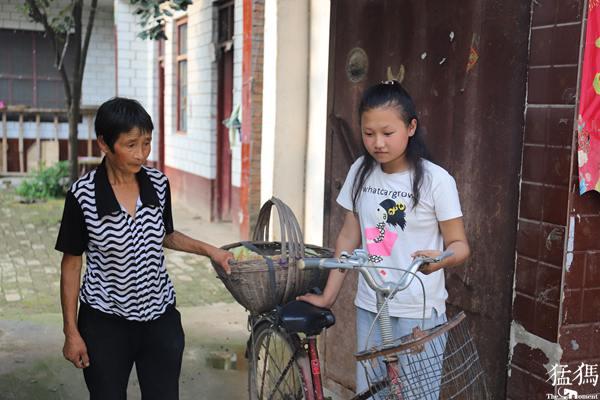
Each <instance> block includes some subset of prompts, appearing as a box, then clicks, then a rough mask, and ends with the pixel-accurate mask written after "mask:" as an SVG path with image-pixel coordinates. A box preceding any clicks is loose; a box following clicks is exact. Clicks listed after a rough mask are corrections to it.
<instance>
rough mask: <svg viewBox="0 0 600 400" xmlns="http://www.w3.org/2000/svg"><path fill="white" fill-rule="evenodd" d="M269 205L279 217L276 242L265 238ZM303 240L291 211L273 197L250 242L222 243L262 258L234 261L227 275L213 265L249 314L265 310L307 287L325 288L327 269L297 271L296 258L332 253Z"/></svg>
mask: <svg viewBox="0 0 600 400" xmlns="http://www.w3.org/2000/svg"><path fill="white" fill-rule="evenodd" d="M273 205H275V208H276V209H277V214H278V216H279V222H280V228H281V229H280V232H281V241H280V242H274V241H269V240H268V235H269V221H270V219H271V209H272V206H273ZM303 240H304V238H303V235H302V230H301V229H300V225H299V224H298V220H297V219H296V217H295V216H294V213H293V212H292V210H291V209H290V208H289V207H288V206H287V205H286V204H285V203H283V202H282V201H281V200H279V199H277V198H275V197H273V198H271V200H269V201H267V202H266V203H265V204H264V205H263V206H262V208H261V210H260V213H259V215H258V221H257V223H256V227H255V229H254V233H253V236H252V241H251V242H237V243H232V244H229V245H226V246H223V249H225V250H232V249H235V248H237V247H240V246H244V247H247V248H249V249H250V250H252V251H253V252H255V253H258V254H259V255H260V256H262V257H259V258H257V259H251V260H239V261H236V262H235V263H233V264H232V265H231V274H230V275H227V274H225V272H223V270H222V269H221V268H220V267H219V266H217V265H215V264H214V263H213V267H214V268H215V271H216V272H217V274H218V275H219V278H220V279H221V280H222V281H223V283H224V284H225V287H227V289H228V290H229V292H230V293H231V295H232V296H233V297H234V298H235V299H236V300H237V302H238V303H240V304H241V305H242V306H244V307H245V308H246V309H247V310H249V311H250V312H251V313H253V314H259V313H263V312H267V311H269V310H272V309H273V308H275V307H276V306H277V305H280V304H285V303H287V302H288V301H291V300H293V299H294V298H295V297H296V296H298V295H300V294H304V293H306V292H307V291H308V290H309V289H311V288H314V287H318V288H319V289H323V288H324V287H325V283H326V282H327V275H328V271H327V270H320V269H305V270H299V269H298V267H297V265H296V261H297V260H298V259H300V258H304V257H332V255H333V253H332V251H331V250H329V249H325V248H323V247H318V246H312V245H305V244H304V242H303Z"/></svg>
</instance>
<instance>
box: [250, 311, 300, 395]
mask: <svg viewBox="0 0 600 400" xmlns="http://www.w3.org/2000/svg"><path fill="white" fill-rule="evenodd" d="M249 346H250V348H249V349H248V350H249V351H248V356H249V368H248V390H249V395H250V399H251V400H271V399H277V400H304V399H305V398H306V397H305V390H306V387H307V385H306V382H310V381H309V379H311V377H310V375H309V374H310V368H309V367H308V364H309V363H308V357H307V355H306V351H305V350H304V348H303V347H302V345H301V344H300V339H299V338H298V336H297V335H289V334H287V333H286V332H285V331H283V330H281V328H279V327H277V326H273V325H272V324H271V323H263V324H259V325H258V326H257V327H256V328H255V329H254V330H253V333H252V337H251V340H250V343H249Z"/></svg>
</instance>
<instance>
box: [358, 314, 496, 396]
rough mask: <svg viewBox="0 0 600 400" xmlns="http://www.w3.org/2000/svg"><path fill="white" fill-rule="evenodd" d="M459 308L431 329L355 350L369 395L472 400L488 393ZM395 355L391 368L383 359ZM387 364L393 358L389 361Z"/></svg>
mask: <svg viewBox="0 0 600 400" xmlns="http://www.w3.org/2000/svg"><path fill="white" fill-rule="evenodd" d="M465 318H466V317H465V314H464V312H460V313H459V314H458V315H456V316H455V317H454V318H452V319H451V320H450V321H448V322H446V323H444V324H441V325H438V326H436V327H435V328H432V329H428V330H425V331H421V330H420V329H419V328H414V330H413V332H412V333H411V334H410V335H407V336H403V337H401V338H399V339H396V340H395V341H394V342H392V343H390V344H387V345H383V346H375V347H373V348H369V349H366V350H364V351H361V352H359V353H357V354H356V355H355V356H356V359H357V360H358V361H360V363H361V364H362V366H363V368H364V370H365V373H366V374H367V380H368V381H369V390H368V391H367V392H366V393H364V395H363V397H359V398H364V399H368V398H373V399H420V400H421V399H422V400H429V399H473V400H474V399H477V400H485V399H488V398H489V393H488V391H487V387H486V383H485V375H484V373H483V369H482V367H481V362H480V360H479V355H478V354H477V349H476V348H475V343H474V342H473V339H472V338H471V335H470V334H469V330H468V326H467V325H468V324H467V321H466V319H465ZM385 357H387V358H388V359H389V358H390V357H391V359H392V360H394V359H396V358H397V360H398V363H397V366H398V367H397V368H394V367H387V368H386V364H385V363H384V362H383V359H384V358H385ZM391 365H393V363H392V364H391Z"/></svg>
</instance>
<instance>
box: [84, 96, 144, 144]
mask: <svg viewBox="0 0 600 400" xmlns="http://www.w3.org/2000/svg"><path fill="white" fill-rule="evenodd" d="M94 128H95V129H96V137H100V136H101V137H102V139H103V140H104V143H106V145H107V146H108V147H109V148H110V149H111V150H114V148H113V146H114V144H115V142H116V141H117V140H118V139H119V135H120V134H121V133H125V132H129V131H130V130H132V129H133V128H138V129H139V130H140V131H142V132H143V133H152V130H153V129H154V125H153V124H152V118H150V115H148V113H147V112H146V110H144V107H142V105H141V104H140V103H139V102H138V101H136V100H133V99H127V98H124V97H113V98H112V99H110V100H108V101H106V102H104V103H103V104H102V105H101V106H100V108H98V111H97V112H96V120H95V121H94Z"/></svg>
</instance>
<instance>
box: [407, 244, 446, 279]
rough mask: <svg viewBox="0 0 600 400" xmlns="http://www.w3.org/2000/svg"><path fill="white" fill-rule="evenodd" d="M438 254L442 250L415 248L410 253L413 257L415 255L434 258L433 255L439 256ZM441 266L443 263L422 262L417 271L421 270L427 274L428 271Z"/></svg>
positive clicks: (435, 269)
mask: <svg viewBox="0 0 600 400" xmlns="http://www.w3.org/2000/svg"><path fill="white" fill-rule="evenodd" d="M440 254H442V252H441V251H439V250H417V251H415V252H414V253H412V254H411V257H413V258H415V257H429V258H435V257H437V256H439V255H440ZM442 268H443V265H442V263H441V262H438V263H430V264H424V265H422V266H421V268H419V272H421V273H423V274H425V275H429V274H430V273H432V272H435V271H437V270H438V269H442Z"/></svg>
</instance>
